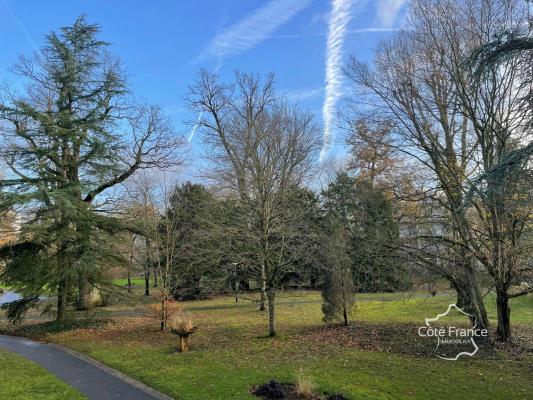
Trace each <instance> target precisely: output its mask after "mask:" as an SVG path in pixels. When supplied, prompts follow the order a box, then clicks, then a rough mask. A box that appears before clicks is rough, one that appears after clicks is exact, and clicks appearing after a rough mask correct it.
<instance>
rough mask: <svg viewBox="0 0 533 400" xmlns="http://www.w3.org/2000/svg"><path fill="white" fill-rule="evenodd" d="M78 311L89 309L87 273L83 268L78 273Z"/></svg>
mask: <svg viewBox="0 0 533 400" xmlns="http://www.w3.org/2000/svg"><path fill="white" fill-rule="evenodd" d="M76 309H77V310H78V311H84V310H87V274H86V272H85V268H82V269H81V270H80V272H79V274H78V298H77V301H76Z"/></svg>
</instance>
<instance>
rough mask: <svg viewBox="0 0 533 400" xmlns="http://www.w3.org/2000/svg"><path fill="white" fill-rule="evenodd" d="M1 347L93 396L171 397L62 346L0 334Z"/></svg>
mask: <svg viewBox="0 0 533 400" xmlns="http://www.w3.org/2000/svg"><path fill="white" fill-rule="evenodd" d="M0 348H3V349H5V350H8V351H11V352H13V353H17V354H20V355H21V356H23V357H25V358H27V359H28V360H31V361H33V362H35V363H37V364H39V365H41V366H42V367H44V368H46V369H47V370H48V371H50V372H52V373H53V374H54V375H56V376H57V377H58V378H59V379H61V380H62V381H64V382H66V383H67V384H69V385H70V386H72V387H73V388H75V389H77V390H78V391H79V392H81V393H82V394H84V395H85V396H87V398H89V399H90V400H110V399H127V400H170V397H168V396H166V395H163V394H161V393H159V392H157V391H155V390H153V389H151V388H149V387H148V386H146V385H144V384H142V383H140V382H138V381H136V380H134V379H131V378H129V377H127V376H125V375H123V374H121V373H119V372H118V371H115V370H113V369H111V368H109V367H106V366H104V365H102V364H100V363H99V362H97V361H95V360H92V359H91V358H89V357H86V356H82V355H81V354H77V353H74V352H73V351H70V350H67V349H64V348H62V347H60V346H56V345H53V344H45V343H39V342H34V341H31V340H28V339H25V338H21V337H14V336H5V335H0Z"/></svg>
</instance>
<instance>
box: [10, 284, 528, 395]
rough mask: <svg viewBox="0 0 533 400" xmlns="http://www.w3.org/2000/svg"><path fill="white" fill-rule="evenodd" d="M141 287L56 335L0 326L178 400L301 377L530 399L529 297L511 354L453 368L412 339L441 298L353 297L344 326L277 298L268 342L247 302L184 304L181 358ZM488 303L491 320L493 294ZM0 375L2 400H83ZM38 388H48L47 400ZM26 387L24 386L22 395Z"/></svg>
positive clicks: (326, 383) (16, 364) (365, 388)
mask: <svg viewBox="0 0 533 400" xmlns="http://www.w3.org/2000/svg"><path fill="white" fill-rule="evenodd" d="M122 283H123V282H117V284H118V285H122ZM137 283H138V285H137V288H136V289H134V291H133V293H132V295H131V296H130V297H129V298H123V299H122V300H121V301H120V302H118V303H117V304H115V305H112V306H108V307H98V308H96V309H94V310H91V311H87V312H79V313H74V312H73V313H72V315H71V317H72V320H71V321H70V322H69V323H68V324H65V325H63V326H57V325H55V324H54V323H52V322H48V321H46V319H45V317H39V316H37V315H35V316H33V317H31V316H30V318H29V319H28V320H27V321H26V322H25V323H23V324H22V325H21V326H19V327H13V326H11V325H9V324H8V323H7V322H6V321H3V322H0V328H1V329H2V330H3V331H4V332H5V333H11V334H19V335H24V336H28V337H30V338H33V339H36V340H42V341H46V342H53V343H56V344H60V345H63V346H65V347H68V348H71V349H74V350H76V351H78V352H81V353H84V354H87V355H89V356H90V357H93V358H94V359H96V360H98V361H101V362H102V363H104V364H107V365H109V366H111V367H113V368H115V369H117V370H119V371H121V372H123V373H125V374H127V375H130V376H132V377H134V378H136V379H138V380H140V381H142V382H143V383H145V384H147V385H148V386H151V387H153V388H154V389H156V390H159V391H161V392H163V393H166V394H168V395H170V396H172V397H173V398H175V399H180V400H181V399H183V400H200V399H201V400H210V399H213V400H214V399H216V400H221V399H249V400H250V399H254V398H255V397H253V396H252V395H251V394H250V388H251V387H252V386H253V385H258V384H262V383H264V382H266V381H268V380H270V379H277V380H279V381H280V382H284V383H292V382H294V381H295V379H296V375H297V374H298V372H299V371H300V370H301V371H303V373H304V374H305V375H306V376H307V377H308V378H309V379H310V380H311V381H313V382H314V384H315V385H316V392H317V393H342V394H344V395H345V396H347V397H348V398H349V399H450V398H454V399H472V400H474V399H487V398H491V399H509V400H510V399H533V350H532V347H533V346H532V345H531V343H533V339H532V338H533V296H532V295H529V296H522V297H519V298H516V299H513V301H512V303H511V307H512V316H513V323H514V329H515V343H514V345H512V346H510V347H506V348H501V347H497V348H496V349H489V348H485V347H482V348H481V350H480V351H479V352H478V354H476V355H475V356H474V357H462V358H460V359H459V360H458V361H444V360H441V359H438V358H436V357H435V355H434V354H433V349H434V342H433V340H431V339H422V338H420V337H419V336H418V333H417V328H418V327H419V326H420V325H421V324H423V323H424V318H426V317H432V316H436V315H437V314H438V313H442V312H443V311H445V310H446V307H447V305H448V304H450V302H451V303H453V302H454V300H455V299H454V296H453V294H452V293H450V292H446V291H445V292H440V293H438V294H437V296H435V297H431V296H428V295H427V294H426V293H424V292H420V293H404V294H398V293H395V294H360V295H358V296H357V298H358V302H357V305H356V308H355V310H354V313H353V322H352V324H351V325H350V326H349V327H343V326H326V325H325V324H324V323H323V321H322V313H321V297H320V293H319V292H314V291H289V292H283V293H281V294H280V295H279V296H278V302H277V303H278V305H277V320H278V329H279V335H278V336H277V337H275V338H269V337H267V336H266V335H265V334H266V332H267V326H266V322H267V316H266V314H265V313H263V312H259V311H257V303H256V302H255V301H254V300H255V295H248V296H246V295H245V296H243V297H241V298H240V299H239V302H238V303H236V302H235V299H234V298H233V297H231V296H220V297H216V298H213V299H209V300H201V301H190V302H183V303H181V304H180V307H182V308H183V309H184V310H185V311H187V312H189V313H190V314H191V315H192V317H193V319H194V323H195V324H196V325H197V326H198V331H197V333H195V334H194V335H193V336H192V338H191V350H192V351H191V352H189V353H184V354H180V353H177V352H176V345H177V338H176V337H175V336H174V335H172V334H171V333H169V332H160V331H159V324H158V321H157V319H156V318H155V311H154V310H155V309H156V308H157V296H156V295H154V296H150V297H145V296H143V295H142V285H141V282H137ZM154 294H155V291H154ZM487 304H488V308H489V314H490V316H491V317H493V316H495V309H494V305H493V301H492V299H491V298H490V295H489V296H488V297H487ZM454 318H458V319H459V317H454ZM457 322H458V323H461V322H464V321H461V320H458V321H457ZM0 364H1V365H2V366H4V365H7V368H2V370H3V373H4V374H6V373H7V374H8V375H9V376H6V377H5V378H4V377H2V380H3V381H4V379H7V380H10V379H12V384H10V385H9V389H8V390H11V391H8V393H10V394H12V395H11V397H9V398H12V399H57V398H72V399H76V398H78V397H76V396H79V395H77V394H76V393H75V392H69V395H68V396H66V397H65V396H63V395H62V393H66V391H67V390H69V389H68V387H66V386H65V385H63V384H61V382H58V381H57V380H55V379H54V378H53V377H52V376H50V375H49V374H48V373H46V372H45V371H44V370H41V369H40V368H39V367H36V366H35V365H33V364H31V363H29V362H27V361H25V360H23V359H20V358H19V357H15V356H11V355H8V354H6V353H5V352H4V353H0ZM26 367H27V368H28V369H27V371H28V372H26ZM12 370H13V371H19V370H20V371H23V372H21V374H12V372H11V371H12ZM7 371H9V372H7ZM26 373H29V374H31V375H32V376H38V377H39V380H38V384H37V385H36V386H34V383H33V381H29V380H25V379H24V374H26ZM12 375H17V376H16V377H15V378H11V377H12ZM29 382H31V384H30V383H29ZM39 382H45V383H46V384H49V385H50V386H49V387H50V390H49V394H48V395H47V394H46V393H45V392H43V391H42V390H41V389H40V388H41V386H39V385H40V383H39ZM48 382H49V383H48ZM25 385H26V386H27V385H30V386H31V387H28V389H27V390H28V391H27V392H26V391H25V390H24V387H25ZM35 391H38V395H35V394H34V392H35ZM70 393H71V394H70ZM79 398H82V397H79Z"/></svg>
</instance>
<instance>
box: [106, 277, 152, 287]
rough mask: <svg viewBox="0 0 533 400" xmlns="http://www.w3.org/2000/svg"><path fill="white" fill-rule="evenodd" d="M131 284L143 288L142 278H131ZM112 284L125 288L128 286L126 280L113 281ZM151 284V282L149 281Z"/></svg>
mask: <svg viewBox="0 0 533 400" xmlns="http://www.w3.org/2000/svg"><path fill="white" fill-rule="evenodd" d="M131 283H132V284H133V285H135V286H142V287H144V278H131ZM113 284H114V285H117V286H126V285H127V284H128V278H120V279H114V280H113ZM150 284H152V281H150Z"/></svg>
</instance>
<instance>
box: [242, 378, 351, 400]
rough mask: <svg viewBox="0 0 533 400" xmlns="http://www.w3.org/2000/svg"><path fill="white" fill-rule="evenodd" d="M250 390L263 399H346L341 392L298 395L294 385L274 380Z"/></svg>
mask: <svg viewBox="0 0 533 400" xmlns="http://www.w3.org/2000/svg"><path fill="white" fill-rule="evenodd" d="M250 392H251V393H252V394H253V395H254V396H257V397H259V398H261V399H263V400H348V398H347V397H344V396H343V395H341V394H330V395H328V394H325V395H318V394H313V395H311V396H310V397H309V396H308V397H302V396H299V395H298V393H297V391H296V385H293V384H283V383H279V382H277V381H275V380H271V381H270V382H267V383H265V384H263V385H258V386H254V387H252V389H251V390H250Z"/></svg>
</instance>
